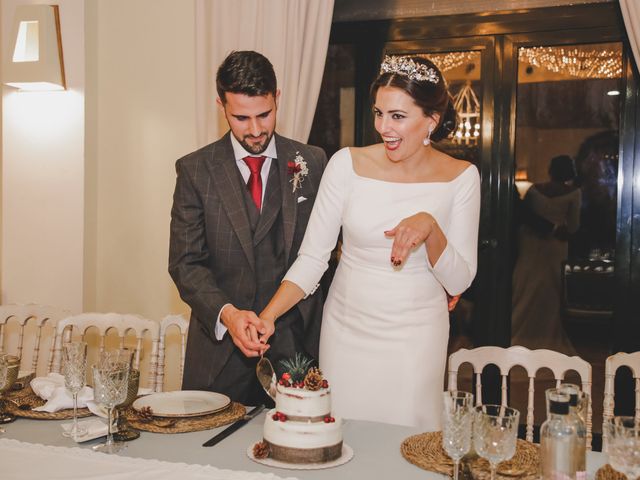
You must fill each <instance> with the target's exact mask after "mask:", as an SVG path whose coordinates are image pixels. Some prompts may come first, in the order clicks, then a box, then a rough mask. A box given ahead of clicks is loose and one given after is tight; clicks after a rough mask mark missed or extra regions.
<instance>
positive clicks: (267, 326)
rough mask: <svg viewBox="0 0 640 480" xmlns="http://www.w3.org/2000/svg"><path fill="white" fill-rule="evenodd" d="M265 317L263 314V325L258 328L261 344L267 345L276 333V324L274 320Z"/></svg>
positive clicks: (261, 319) (261, 317)
mask: <svg viewBox="0 0 640 480" xmlns="http://www.w3.org/2000/svg"><path fill="white" fill-rule="evenodd" d="M263 315H264V314H261V316H260V321H261V325H260V326H259V327H258V329H257V330H258V333H259V337H260V339H259V341H260V343H263V344H265V345H266V343H267V342H268V341H269V338H270V337H271V335H273V333H274V332H275V331H276V323H275V320H274V319H271V318H267V317H266V316H263ZM267 347H268V345H267Z"/></svg>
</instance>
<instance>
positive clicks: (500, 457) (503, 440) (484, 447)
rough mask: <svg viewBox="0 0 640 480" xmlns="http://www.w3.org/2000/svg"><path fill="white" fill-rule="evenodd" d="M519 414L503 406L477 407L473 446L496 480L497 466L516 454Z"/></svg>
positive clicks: (492, 477) (474, 420)
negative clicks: (485, 461)
mask: <svg viewBox="0 0 640 480" xmlns="http://www.w3.org/2000/svg"><path fill="white" fill-rule="evenodd" d="M519 419H520V412H519V411H518V410H516V409H514V408H510V407H506V406H504V405H478V406H476V407H475V418H474V419H473V446H474V447H475V449H476V452H477V453H478V455H480V456H481V457H482V458H484V459H486V460H487V461H488V462H489V465H490V467H491V480H495V478H496V469H497V467H498V464H499V463H500V462H502V461H504V460H509V459H510V458H511V457H513V455H514V454H515V453H516V439H517V437H518V421H519Z"/></svg>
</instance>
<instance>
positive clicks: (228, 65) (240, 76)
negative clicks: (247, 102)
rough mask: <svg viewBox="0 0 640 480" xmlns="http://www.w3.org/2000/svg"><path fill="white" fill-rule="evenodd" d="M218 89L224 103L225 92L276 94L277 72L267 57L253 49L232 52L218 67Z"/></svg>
mask: <svg viewBox="0 0 640 480" xmlns="http://www.w3.org/2000/svg"><path fill="white" fill-rule="evenodd" d="M216 89H217V90H218V96H219V97H220V100H222V103H226V98H225V94H226V93H227V92H230V93H243V94H245V95H248V96H250V97H258V96H263V95H268V94H272V95H273V96H274V97H275V96H276V90H277V82H276V72H275V71H274V70H273V65H271V62H270V61H269V59H268V58H267V57H265V56H264V55H261V54H260V53H258V52H254V51H251V50H244V51H236V52H231V53H230V54H229V55H228V56H227V58H225V59H224V61H223V62H222V63H221V64H220V67H218V73H217V75H216Z"/></svg>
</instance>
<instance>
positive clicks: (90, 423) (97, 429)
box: [60, 417, 108, 443]
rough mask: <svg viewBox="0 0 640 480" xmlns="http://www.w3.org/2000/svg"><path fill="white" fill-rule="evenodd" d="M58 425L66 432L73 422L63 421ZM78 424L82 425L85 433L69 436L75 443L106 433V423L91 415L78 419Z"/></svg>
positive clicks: (102, 435)
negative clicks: (74, 436) (85, 418)
mask: <svg viewBox="0 0 640 480" xmlns="http://www.w3.org/2000/svg"><path fill="white" fill-rule="evenodd" d="M60 426H61V427H62V430H64V431H65V432H68V431H70V430H71V429H72V428H73V422H69V423H63V424H61V425H60ZM78 426H80V427H81V428H82V427H84V428H85V429H86V430H87V433H86V434H84V435H82V436H79V437H76V438H73V437H71V438H72V439H73V440H75V442H76V443H81V442H87V441H89V440H93V439H95V438H100V437H104V436H106V435H107V430H108V429H107V424H106V423H105V422H103V421H102V420H99V419H97V418H93V417H92V418H89V419H87V420H79V421H78Z"/></svg>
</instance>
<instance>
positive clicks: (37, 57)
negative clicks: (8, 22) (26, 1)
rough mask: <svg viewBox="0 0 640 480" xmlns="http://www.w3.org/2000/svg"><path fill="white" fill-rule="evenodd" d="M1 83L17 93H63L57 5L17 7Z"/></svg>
mask: <svg viewBox="0 0 640 480" xmlns="http://www.w3.org/2000/svg"><path fill="white" fill-rule="evenodd" d="M11 38H12V39H13V41H12V42H11V43H10V46H11V50H10V52H9V54H8V55H5V56H4V57H5V65H4V67H5V69H4V76H3V78H4V80H3V81H4V83H5V84H7V85H10V86H12V87H16V88H19V89H20V90H28V91H43V90H65V89H66V82H65V77H64V61H63V58H62V39H61V37H60V16H59V14H58V6H57V5H21V6H18V7H16V13H15V16H14V19H13V34H12V37H11Z"/></svg>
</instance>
